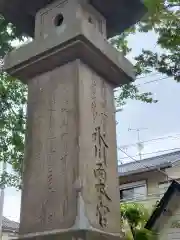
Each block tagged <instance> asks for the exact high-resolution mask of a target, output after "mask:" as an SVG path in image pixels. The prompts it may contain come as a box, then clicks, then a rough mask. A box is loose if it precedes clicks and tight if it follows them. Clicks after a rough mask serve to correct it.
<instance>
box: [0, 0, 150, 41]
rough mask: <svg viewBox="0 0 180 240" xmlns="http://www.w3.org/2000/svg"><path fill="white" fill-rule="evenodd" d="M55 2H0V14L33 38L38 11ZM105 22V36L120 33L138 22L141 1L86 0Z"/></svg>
mask: <svg viewBox="0 0 180 240" xmlns="http://www.w3.org/2000/svg"><path fill="white" fill-rule="evenodd" d="M53 1H55V0H36V1H34V0H31V1H29V0H0V13H1V14H2V15H3V16H4V17H5V18H6V19H7V20H8V21H9V22H11V23H13V24H14V25H15V26H16V27H17V28H18V29H19V30H20V31H21V32H22V33H25V34H27V35H29V36H31V37H34V28H35V16H36V13H37V11H38V10H40V9H41V8H43V7H45V6H46V5H47V4H49V3H51V2H53ZM86 1H88V3H89V4H91V5H92V6H93V7H94V8H96V9H97V10H98V11H99V12H100V13H101V14H102V15H103V16H104V17H105V18H106V20H107V36H108V38H109V37H112V36H114V35H117V34H120V33H122V32H123V31H124V30H125V29H127V28H128V27H130V26H132V25H133V24H135V23H136V22H138V21H139V20H140V19H141V17H142V16H143V15H144V14H145V12H146V8H145V7H144V4H143V3H142V1H141V0H86Z"/></svg>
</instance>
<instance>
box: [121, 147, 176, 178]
mask: <svg viewBox="0 0 180 240" xmlns="http://www.w3.org/2000/svg"><path fill="white" fill-rule="evenodd" d="M120 151H121V152H123V153H124V154H125V155H126V156H127V157H129V158H130V159H131V160H133V162H137V163H139V164H141V160H136V159H135V158H133V157H131V156H130V155H128V154H127V153H126V152H125V151H123V150H122V149H120ZM141 165H142V166H143V167H144V168H147V169H149V170H152V169H151V168H152V166H151V167H149V166H147V165H145V164H141ZM156 171H158V172H160V173H163V174H164V175H165V176H166V177H167V178H168V179H171V180H174V179H173V178H171V177H169V176H168V174H167V173H165V172H164V171H162V170H160V169H156Z"/></svg>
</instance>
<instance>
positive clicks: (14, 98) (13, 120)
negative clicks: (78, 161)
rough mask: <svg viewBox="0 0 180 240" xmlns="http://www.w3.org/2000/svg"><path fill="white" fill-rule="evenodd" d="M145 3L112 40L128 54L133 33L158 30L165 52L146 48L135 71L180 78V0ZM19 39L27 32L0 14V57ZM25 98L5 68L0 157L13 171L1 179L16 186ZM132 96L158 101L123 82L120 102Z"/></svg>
mask: <svg viewBox="0 0 180 240" xmlns="http://www.w3.org/2000/svg"><path fill="white" fill-rule="evenodd" d="M145 4H146V6H147V8H148V10H149V13H148V14H147V15H146V16H145V17H144V19H143V20H142V21H141V22H140V23H139V24H137V25H136V26H135V27H133V28H130V29H128V30H127V31H125V32H124V33H123V34H121V35H120V36H116V37H115V38H113V39H111V40H110V41H111V43H112V44H113V45H114V46H115V47H116V48H117V49H118V50H119V51H122V52H123V53H124V55H126V54H127V53H128V52H130V51H131V49H129V48H128V41H127V37H128V36H129V35H130V34H135V33H136V32H138V31H140V32H148V31H151V30H153V31H155V32H156V33H157V37H158V40H157V45H158V46H160V47H161V48H162V50H163V53H157V52H151V51H149V50H147V49H143V51H142V53H141V54H140V55H139V56H136V58H135V59H136V65H135V69H136V75H137V76H138V75H141V74H147V73H150V72H152V71H157V72H159V73H163V74H166V75H167V76H170V77H173V78H174V79H175V80H176V81H180V66H179V65H180V54H179V50H180V2H179V0H166V1H165V0H145ZM17 39H18V41H23V40H24V36H22V35H21V34H20V33H19V32H18V30H17V29H16V28H15V27H14V26H12V25H11V24H9V23H8V22H7V21H6V20H5V19H4V18H3V17H2V16H0V56H1V60H2V59H3V57H4V55H5V54H6V53H7V52H8V51H10V50H12V48H13V47H12V42H13V41H14V40H17ZM1 65H2V61H1ZM26 98H27V89H26V86H24V85H22V84H21V83H20V82H19V81H17V80H16V79H13V78H12V77H10V76H8V75H7V74H6V73H3V72H2V73H1V76H0V149H1V151H0V161H6V162H8V163H9V164H10V165H11V166H12V168H13V170H14V171H13V173H12V172H11V173H5V174H4V175H3V177H2V178H1V182H3V183H6V184H7V185H11V186H15V187H20V182H21V169H22V160H23V152H24V129H25V121H26V118H25V107H26ZM129 98H130V99H135V100H141V101H144V102H147V103H153V102H156V101H155V100H154V99H153V95H152V93H148V92H146V93H142V92H140V91H139V89H138V87H137V86H136V85H135V84H133V83H130V84H127V85H124V86H123V87H122V88H121V89H120V90H119V91H118V92H116V100H117V103H118V104H119V106H123V105H124V104H125V103H126V101H127V99H129Z"/></svg>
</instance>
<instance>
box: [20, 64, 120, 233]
mask: <svg viewBox="0 0 180 240" xmlns="http://www.w3.org/2000/svg"><path fill="white" fill-rule="evenodd" d="M28 87H29V98H28V132H27V143H26V158H25V171H24V179H23V182H24V185H23V194H22V195H23V197H22V209H21V224H20V233H21V234H28V233H35V232H44V231H52V230H57V229H91V228H94V229H99V230H101V231H104V232H107V233H112V234H118V233H119V228H120V222H119V219H120V217H119V216H120V212H119V190H118V179H117V176H118V175H117V162H116V159H117V156H116V137H115V136H116V132H115V109H114V99H113V87H112V86H111V85H110V84H109V83H107V82H106V81H105V80H104V79H103V78H101V77H99V76H98V74H96V73H95V72H94V71H93V70H91V69H90V68H89V67H88V66H87V65H85V64H83V63H81V61H79V60H77V61H75V62H71V63H69V64H67V65H64V66H61V67H60V68H56V69H55V70H53V71H51V72H47V73H45V74H42V75H39V76H37V77H36V78H34V79H32V80H31V81H29V84H28ZM98 129H99V130H100V131H99V132H98ZM95 134H97V135H96V136H95ZM99 138H100V139H99ZM32 213H33V214H32Z"/></svg>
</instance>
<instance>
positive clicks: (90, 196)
mask: <svg viewBox="0 0 180 240" xmlns="http://www.w3.org/2000/svg"><path fill="white" fill-rule="evenodd" d="M79 84H80V86H79V89H80V90H79V95H80V100H79V101H80V160H79V161H80V177H81V178H82V182H83V183H84V184H83V186H84V188H83V199H84V201H85V206H86V216H87V218H88V220H89V222H90V224H91V226H92V227H94V228H97V229H100V230H102V231H105V232H109V233H110V232H111V233H119V226H120V222H119V220H120V212H118V209H119V204H120V203H119V192H118V181H117V179H118V176H117V156H116V133H115V118H114V102H113V88H112V87H111V86H110V85H109V83H107V82H106V81H105V80H104V79H103V78H101V77H100V76H98V75H97V74H96V73H95V72H94V71H93V70H92V69H90V68H89V67H88V66H87V65H85V64H83V63H81V65H80V83H79Z"/></svg>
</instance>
